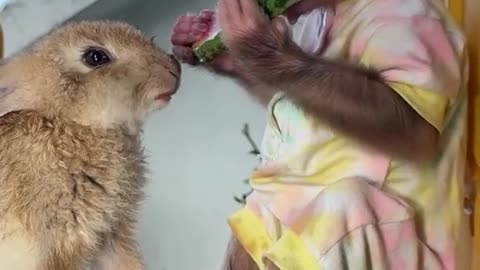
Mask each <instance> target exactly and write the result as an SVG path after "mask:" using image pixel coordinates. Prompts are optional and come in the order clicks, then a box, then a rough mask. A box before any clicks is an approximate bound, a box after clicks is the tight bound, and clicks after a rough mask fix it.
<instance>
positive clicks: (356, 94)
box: [232, 33, 437, 159]
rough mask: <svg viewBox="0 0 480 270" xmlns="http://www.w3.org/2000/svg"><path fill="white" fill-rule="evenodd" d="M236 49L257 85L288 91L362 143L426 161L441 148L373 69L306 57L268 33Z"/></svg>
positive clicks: (427, 127)
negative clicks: (425, 159) (279, 45)
mask: <svg viewBox="0 0 480 270" xmlns="http://www.w3.org/2000/svg"><path fill="white" fill-rule="evenodd" d="M259 41H260V42H259ZM278 44H281V48H280V49H278ZM232 51H233V52H235V59H240V60H239V62H238V65H239V67H240V68H241V69H242V70H243V72H246V74H247V77H248V78H250V80H251V81H252V82H257V83H258V84H263V85H266V86H269V88H270V89H279V90H281V91H283V92H285V93H286V95H287V96H288V97H289V98H290V99H291V100H292V101H294V102H295V103H296V104H298V105H299V106H301V107H302V108H303V109H304V110H305V111H306V112H307V113H309V114H310V115H312V116H313V117H316V118H318V119H320V120H321V121H323V122H325V123H327V124H329V125H330V126H331V127H332V128H334V129H336V130H338V131H340V132H343V133H344V134H346V135H348V136H351V137H352V138H355V139H357V140H359V141H360V142H362V143H366V144H368V145H370V146H373V147H376V148H377V149H379V150H382V151H388V152H389V153H392V154H396V155H400V156H401V157H403V158H422V159H423V158H426V157H430V156H431V154H432V153H433V151H435V149H436V142H437V131H436V130H435V128H434V127H433V126H431V125H430V124H429V123H428V122H427V121H425V120H424V119H423V118H422V117H421V116H420V115H419V114H417V112H416V111H415V110H414V109H413V108H412V107H411V106H409V104H407V103H406V102H405V101H404V100H403V99H402V97H400V95H398V94H397V93H396V92H395V91H394V90H393V89H391V88H390V87H389V86H388V85H387V84H386V83H384V81H383V80H382V78H381V77H380V76H379V75H378V74H377V73H375V72H373V71H370V70H367V69H364V68H361V67H359V66H356V65H351V64H346V63H341V62H335V61H330V60H325V59H319V58H317V57H314V56H310V55H307V54H305V53H304V52H302V51H301V50H300V48H298V47H297V46H296V45H295V44H293V42H291V41H289V40H281V38H279V36H278V35H277V36H276V35H268V34H266V35H265V33H259V34H258V35H257V36H255V37H252V38H251V39H250V40H244V41H243V42H240V43H238V45H237V46H236V47H234V48H233V50H232ZM254 94H258V93H254Z"/></svg>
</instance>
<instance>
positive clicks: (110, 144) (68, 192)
mask: <svg viewBox="0 0 480 270" xmlns="http://www.w3.org/2000/svg"><path fill="white" fill-rule="evenodd" d="M180 76H181V66H180V63H179V62H178V60H176V59H175V58H174V57H173V56H172V55H170V54H168V53H166V52H165V51H164V50H162V49H161V48H158V47H157V46H155V44H154V43H153V40H152V39H150V38H148V37H146V36H145V35H144V34H143V33H142V32H141V31H140V30H138V29H137V28H135V27H134V26H131V25H129V24H127V23H124V22H119V21H103V20H99V21H82V22H73V23H68V24H65V25H63V26H59V27H56V28H55V29H54V30H52V31H51V32H50V33H48V34H46V35H45V36H44V37H43V38H41V39H39V40H38V41H37V42H35V43H34V44H33V45H32V46H31V47H29V48H27V49H25V50H23V51H22V52H21V53H19V54H18V55H15V56H13V57H11V58H10V59H6V60H3V61H2V62H1V64H0V269H2V270H3V269H5V270H6V269H8V270H84V269H90V268H91V267H92V268H93V269H102V270H127V269H128V270H140V269H144V268H145V266H144V264H143V262H142V258H141V256H140V254H139V251H138V248H137V244H136V242H135V227H136V225H135V224H136V221H137V211H138V208H139V206H140V204H141V203H142V202H143V199H144V195H143V187H144V184H145V182H146V176H145V173H146V161H145V157H144V153H143V147H142V142H141V135H142V125H143V123H144V121H145V120H146V118H147V117H148V116H150V115H151V114H152V113H154V112H155V111H159V110H161V109H162V108H164V107H165V106H167V105H168V104H169V103H170V98H171V97H172V96H173V95H174V94H175V93H176V91H177V90H178V89H179V86H180Z"/></svg>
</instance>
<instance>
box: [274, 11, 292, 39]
mask: <svg viewBox="0 0 480 270" xmlns="http://www.w3.org/2000/svg"><path fill="white" fill-rule="evenodd" d="M272 25H273V27H274V28H275V29H276V30H277V31H279V32H280V34H282V35H289V34H290V30H291V27H290V22H289V21H288V18H287V17H285V16H283V15H280V16H277V17H275V18H274V19H273V20H272Z"/></svg>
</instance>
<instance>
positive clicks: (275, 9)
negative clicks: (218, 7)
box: [193, 0, 300, 63]
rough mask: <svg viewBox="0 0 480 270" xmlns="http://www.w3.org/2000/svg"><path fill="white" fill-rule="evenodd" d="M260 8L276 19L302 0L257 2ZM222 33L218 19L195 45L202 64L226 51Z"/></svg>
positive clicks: (260, 0) (195, 50) (196, 53)
mask: <svg viewBox="0 0 480 270" xmlns="http://www.w3.org/2000/svg"><path fill="white" fill-rule="evenodd" d="M257 1H258V4H259V5H260V7H262V8H263V10H264V12H265V14H267V15H268V17H269V18H274V17H276V16H278V15H280V14H282V13H283V12H284V11H285V10H286V9H287V8H289V7H290V6H292V5H293V4H295V3H297V2H299V1H300V0H257ZM221 34H222V31H221V29H220V26H219V24H218V22H217V21H216V19H215V18H214V21H213V23H212V25H211V27H210V30H209V31H208V32H207V34H206V35H205V36H204V37H203V38H201V39H200V40H199V41H197V42H196V43H195V44H193V52H194V53H195V55H196V56H197V58H198V59H199V60H200V63H206V62H208V61H210V60H212V59H213V58H214V57H215V56H217V55H218V54H219V53H221V52H222V51H223V50H225V46H224V44H223V42H222V35H221Z"/></svg>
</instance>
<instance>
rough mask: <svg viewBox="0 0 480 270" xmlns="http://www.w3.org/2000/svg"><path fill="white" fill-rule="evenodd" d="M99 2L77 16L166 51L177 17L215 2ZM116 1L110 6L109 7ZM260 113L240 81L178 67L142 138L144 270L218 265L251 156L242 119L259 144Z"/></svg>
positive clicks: (190, 269)
mask: <svg viewBox="0 0 480 270" xmlns="http://www.w3.org/2000/svg"><path fill="white" fill-rule="evenodd" d="M130 2H135V3H133V4H129V3H127V1H123V3H124V4H125V5H124V6H123V7H119V6H118V3H119V2H118V0H117V1H114V0H102V1H100V2H99V3H98V4H95V5H94V6H92V7H90V8H89V9H88V10H86V11H85V12H83V13H82V14H80V15H79V16H77V17H76V18H75V20H78V19H84V18H96V17H97V16H101V17H109V18H121V19H125V20H127V21H129V22H131V23H133V24H135V25H137V26H139V27H140V28H141V29H143V30H144V31H146V32H147V33H149V34H151V35H157V39H156V40H157V42H158V43H159V44H160V45H161V46H162V47H164V48H166V49H170V46H169V43H168V35H169V34H170V29H171V26H172V24H173V23H174V21H175V18H176V17H177V16H178V15H180V14H183V13H185V12H187V11H197V10H200V9H201V8H209V7H213V6H214V5H215V0H200V1H194V0H176V1H172V0H170V1H167V0H164V1H159V0H142V1H130ZM113 7H116V9H112V8H113ZM264 118H265V117H264V111H263V109H262V108H260V107H259V106H257V105H256V104H255V103H254V102H252V100H251V99H250V98H249V97H248V96H247V95H246V94H245V93H244V92H243V90H242V89H240V88H239V87H238V86H236V85H235V84H233V83H232V82H229V81H227V80H223V79H221V78H217V77H214V76H212V75H210V74H208V73H205V72H203V71H201V70H194V69H191V68H188V67H185V68H184V73H183V82H182V87H181V89H180V92H179V93H178V95H177V96H175V97H174V99H173V100H172V104H171V105H170V107H168V108H167V109H166V110H164V111H162V112H159V113H158V114H157V115H156V116H155V117H154V118H153V119H151V121H150V122H149V123H148V125H147V127H146V130H145V143H146V147H147V149H148V154H149V156H150V158H149V160H150V168H151V170H152V176H151V177H150V179H151V182H150V184H149V185H148V187H147V189H148V198H147V200H146V203H145V205H144V207H143V211H142V218H141V222H140V231H139V241H140V245H141V248H142V252H143V255H144V257H145V261H146V262H147V265H148V269H158V270H215V269H219V268H220V264H221V262H222V256H223V254H224V249H225V245H226V242H227V240H228V235H229V230H228V227H227V224H226V217H227V216H228V215H229V214H230V213H232V212H233V211H235V210H236V209H237V208H238V204H237V203H236V202H234V200H233V195H234V194H241V193H242V192H245V191H248V186H246V185H245V184H244V183H243V182H242V181H243V179H244V178H246V177H247V176H248V174H249V172H250V170H251V169H253V168H254V166H256V163H257V160H256V158H255V157H253V156H250V155H249V154H248V151H249V150H250V146H249V144H248V143H247V141H246V139H245V138H244V137H243V135H242V133H241V130H242V126H243V124H244V123H245V122H247V123H249V124H250V126H251V128H250V129H251V131H252V133H253V134H252V135H254V138H255V140H256V141H257V142H258V143H259V142H260V138H261V135H262V132H263V124H264V121H265V120H264Z"/></svg>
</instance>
